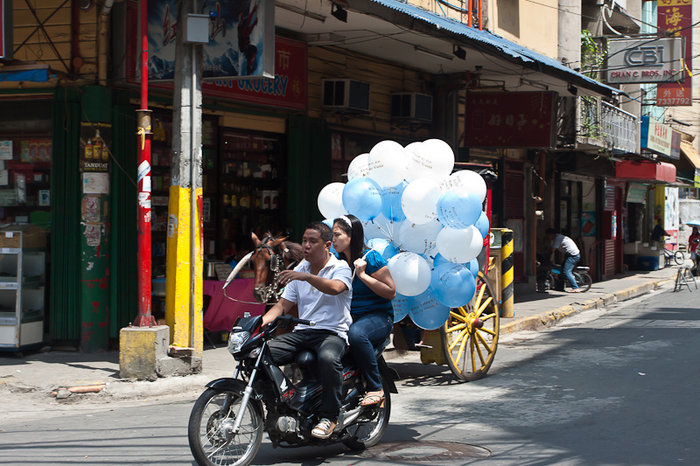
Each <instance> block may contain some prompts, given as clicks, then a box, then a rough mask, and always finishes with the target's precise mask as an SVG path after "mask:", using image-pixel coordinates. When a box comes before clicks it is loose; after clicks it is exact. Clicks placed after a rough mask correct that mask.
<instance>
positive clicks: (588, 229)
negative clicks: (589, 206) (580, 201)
mask: <svg viewBox="0 0 700 466" xmlns="http://www.w3.org/2000/svg"><path fill="white" fill-rule="evenodd" d="M581 234H582V235H583V236H595V235H596V231H595V211H592V212H581Z"/></svg>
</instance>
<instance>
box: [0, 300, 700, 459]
mask: <svg viewBox="0 0 700 466" xmlns="http://www.w3.org/2000/svg"><path fill="white" fill-rule="evenodd" d="M698 298H700V292H694V293H689V292H688V291H687V290H686V291H684V292H680V293H671V292H669V291H668V290H666V291H660V292H654V293H652V294H650V295H646V296H645V297H642V298H638V299H635V300H632V301H627V302H625V303H623V304H621V305H616V306H612V307H610V308H608V309H606V310H602V311H601V310H595V311H588V312H584V313H581V314H578V315H576V316H574V317H572V318H569V319H567V320H565V321H563V322H562V323H561V324H560V325H558V326H557V327H553V328H551V329H548V330H546V331H541V332H526V333H518V334H514V335H512V336H510V337H509V338H504V339H502V341H501V343H500V345H499V349H498V354H497V355H496V362H495V363H494V365H493V367H492V369H491V372H490V373H489V376H488V377H486V378H484V379H482V380H480V381H477V382H472V383H467V384H459V383H456V382H455V381H454V379H453V378H452V376H451V374H450V373H449V372H448V371H447V370H446V369H445V368H444V367H438V366H435V365H432V366H423V365H421V364H419V363H416V362H407V361H399V362H394V363H393V366H394V367H395V368H396V369H397V370H398V371H399V372H400V373H401V374H402V375H403V376H404V377H405V378H404V379H403V380H402V381H401V383H400V386H399V390H400V393H399V394H398V395H397V396H395V397H394V398H393V399H392V401H393V413H392V422H391V425H390V427H389V430H388V431H387V434H386V436H385V437H384V439H383V442H382V444H380V445H379V446H377V447H375V448H373V449H370V450H368V451H366V452H364V453H362V454H356V453H355V454H354V453H351V452H348V451H346V450H345V449H344V448H343V447H342V446H332V447H327V448H323V449H319V448H316V449H313V448H304V449H272V448H271V446H270V444H269V443H268V442H265V443H263V446H262V449H261V451H260V453H259V455H258V457H257V458H256V463H255V464H281V465H294V464H297V465H298V464H303V465H317V464H337V465H340V464H342V465H350V464H352V465H374V464H426V463H433V464H470V463H473V462H485V463H486V464H489V465H539V464H564V465H584V464H585V465H591V464H606V465H617V464H619V465H622V464H632V465H670V464H687V465H691V464H700V446H699V444H698V438H700V422H698V420H697V417H698V416H697V414H698V405H699V404H698V398H697V395H698V388H697V387H698V386H699V385H700V376H699V374H700V369H699V368H700V347H699V346H700V338H698V335H699V331H700V329H699V328H698V327H699V326H700V309H699V306H698V304H697V299H698ZM194 396H195V395H194V394H181V395H180V396H179V397H177V398H171V399H160V400H158V399H156V400H146V401H141V402H128V403H124V402H121V403H111V404H108V405H89V404H88V405H86V404H82V403H80V404H74V405H70V406H64V408H63V410H61V411H54V410H52V409H48V408H47V410H46V411H45V412H43V413H40V415H37V413H32V414H29V416H30V419H29V420H27V421H26V422H15V421H11V422H9V423H7V424H5V423H4V422H2V421H0V422H2V423H0V431H1V433H2V435H0V464H33V465H34V464H52V465H54V464H154V465H155V464H168V465H180V464H185V465H190V464H193V463H192V457H191V455H190V452H189V448H188V446H187V438H186V424H187V418H188V415H189V410H190V408H191V404H192V400H193V397H194Z"/></svg>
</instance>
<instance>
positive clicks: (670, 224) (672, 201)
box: [664, 186, 679, 233]
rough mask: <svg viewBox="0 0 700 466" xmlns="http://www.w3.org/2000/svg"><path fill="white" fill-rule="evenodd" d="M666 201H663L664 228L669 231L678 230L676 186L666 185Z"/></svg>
mask: <svg viewBox="0 0 700 466" xmlns="http://www.w3.org/2000/svg"><path fill="white" fill-rule="evenodd" d="M664 189H665V190H666V196H665V197H666V201H665V203H664V230H666V231H668V232H669V233H670V232H672V231H674V230H675V231H677V230H678V222H679V219H678V188H669V187H668V186H666V187H665V188H664Z"/></svg>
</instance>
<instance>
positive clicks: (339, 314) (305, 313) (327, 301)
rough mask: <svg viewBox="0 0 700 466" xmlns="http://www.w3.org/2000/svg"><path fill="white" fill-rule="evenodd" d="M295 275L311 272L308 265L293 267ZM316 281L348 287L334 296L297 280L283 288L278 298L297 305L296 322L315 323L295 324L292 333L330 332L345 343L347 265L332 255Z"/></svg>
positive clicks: (348, 319)
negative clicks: (297, 317) (325, 279)
mask: <svg viewBox="0 0 700 466" xmlns="http://www.w3.org/2000/svg"><path fill="white" fill-rule="evenodd" d="M294 270H295V271H297V272H305V273H310V272H311V264H310V263H309V262H308V261H307V260H306V259H304V260H302V261H301V262H300V263H299V265H297V266H296V267H294ZM318 276H319V277H323V278H328V279H329V280H340V281H342V282H343V283H345V285H346V286H347V287H348V289H347V290H346V291H343V292H342V293H340V294H337V295H330V294H326V293H322V292H321V291H319V290H317V289H316V288H314V287H313V286H311V285H310V284H309V283H307V282H305V281H301V280H294V281H292V282H290V283H289V284H287V286H286V287H285V288H284V293H282V297H283V298H284V299H286V300H287V301H291V302H293V303H296V304H297V307H298V308H299V318H300V319H306V320H312V321H314V322H316V325H315V326H314V327H309V326H308V325H302V324H298V325H297V326H296V328H295V329H294V331H295V332H296V331H297V330H305V329H318V330H331V331H333V332H335V333H337V334H338V335H339V336H340V337H342V338H343V339H344V340H345V342H346V343H347V340H348V337H347V334H348V329H349V328H350V324H352V317H351V316H350V302H351V301H352V271H350V266H348V263H347V262H345V261H343V260H339V259H338V258H336V257H335V256H334V255H333V254H331V255H330V259H328V262H327V263H326V266H325V267H323V268H322V269H321V270H320V271H319V272H318Z"/></svg>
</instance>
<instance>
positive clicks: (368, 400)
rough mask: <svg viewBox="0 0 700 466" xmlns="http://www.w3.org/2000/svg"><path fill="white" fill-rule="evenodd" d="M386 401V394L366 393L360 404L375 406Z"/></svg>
mask: <svg viewBox="0 0 700 466" xmlns="http://www.w3.org/2000/svg"><path fill="white" fill-rule="evenodd" d="M383 402H384V395H365V397H364V398H362V401H360V406H373V405H376V404H379V403H383Z"/></svg>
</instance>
